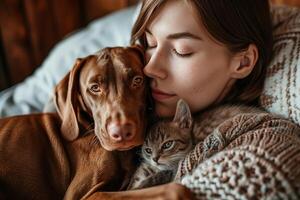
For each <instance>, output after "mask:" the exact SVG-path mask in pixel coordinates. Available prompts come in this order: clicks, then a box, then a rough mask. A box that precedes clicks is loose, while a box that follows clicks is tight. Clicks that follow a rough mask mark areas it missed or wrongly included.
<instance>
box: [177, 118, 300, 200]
mask: <svg viewBox="0 0 300 200" xmlns="http://www.w3.org/2000/svg"><path fill="white" fill-rule="evenodd" d="M299 166H300V129H299V127H298V126H297V125H295V124H293V123H291V122H289V121H287V120H283V119H280V118H276V117H273V116H271V115H269V114H243V115H238V116H237V117H235V118H233V119H231V120H227V121H225V122H224V123H222V124H221V125H220V126H219V127H218V128H217V129H215V130H214V132H213V133H211V134H210V135H209V136H207V138H206V139H205V140H204V141H203V142H200V143H198V144H197V145H196V147H195V148H194V150H193V151H192V152H191V153H190V154H189V155H188V156H187V157H186V158H185V159H184V160H183V161H182V162H180V165H179V169H178V173H177V177H181V183H182V184H183V185H185V186H187V187H188V188H190V189H191V190H192V191H193V192H194V193H195V195H196V197H197V199H300V167H299Z"/></svg>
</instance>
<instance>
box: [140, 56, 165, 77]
mask: <svg viewBox="0 0 300 200" xmlns="http://www.w3.org/2000/svg"><path fill="white" fill-rule="evenodd" d="M146 61H147V64H146V66H145V67H144V69H143V70H144V73H145V75H146V76H148V77H150V78H154V79H155V78H157V79H165V78H167V71H166V65H167V63H166V60H165V59H164V56H163V54H162V53H160V52H159V51H156V52H153V53H146Z"/></svg>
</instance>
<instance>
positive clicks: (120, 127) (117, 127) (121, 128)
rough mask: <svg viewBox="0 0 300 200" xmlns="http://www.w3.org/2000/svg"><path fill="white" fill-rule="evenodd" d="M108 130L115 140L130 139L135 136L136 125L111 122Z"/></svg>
mask: <svg viewBox="0 0 300 200" xmlns="http://www.w3.org/2000/svg"><path fill="white" fill-rule="evenodd" d="M107 132H108V134H109V136H110V138H111V139H112V140H114V141H117V142H121V141H124V140H125V141H128V140H131V139H132V138H133V137H134V125H133V123H129V122H127V123H124V124H118V123H110V124H109V125H108V127H107Z"/></svg>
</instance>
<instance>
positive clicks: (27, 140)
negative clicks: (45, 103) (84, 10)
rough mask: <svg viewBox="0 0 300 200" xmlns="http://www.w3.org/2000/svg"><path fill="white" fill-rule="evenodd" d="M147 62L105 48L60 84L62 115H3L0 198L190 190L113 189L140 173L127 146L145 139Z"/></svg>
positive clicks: (134, 51) (139, 195) (137, 53)
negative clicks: (6, 116) (143, 69)
mask: <svg viewBox="0 0 300 200" xmlns="http://www.w3.org/2000/svg"><path fill="white" fill-rule="evenodd" d="M142 67H143V53H142V52H141V50H140V49H139V48H138V47H130V48H121V47H118V48H107V49H104V50H102V51H101V52H100V53H99V54H98V55H92V56H88V57H86V58H84V59H78V60H77V62H76V64H75V66H74V67H73V69H72V70H71V72H70V73H69V74H68V75H67V76H66V77H65V78H64V79H63V80H62V81H61V82H60V83H59V84H58V86H57V87H56V99H55V101H56V106H57V110H58V115H59V116H58V115H57V114H54V113H53V114H35V115H26V116H17V117H11V118H5V119H1V120H0V198H1V199H43V200H47V199H51V200H53V199H81V198H84V199H85V198H86V199H154V198H155V197H156V198H161V197H164V196H170V195H171V197H172V198H173V197H176V198H178V197H180V195H183V196H184V195H185V194H187V193H188V191H187V190H186V189H185V188H183V187H182V186H179V185H176V184H169V185H165V186H161V187H156V188H149V189H144V190H140V191H124V192H110V191H120V190H123V189H124V188H125V187H126V186H127V184H128V182H129V179H130V176H131V175H132V174H133V170H135V165H134V151H133V150H129V149H132V148H133V147H135V146H137V145H140V144H141V143H142V141H143V130H144V121H145V120H144V114H145V84H144V75H143V73H142ZM118 150H126V151H118ZM170 190H172V191H174V192H173V193H169V192H168V191H170ZM104 191H105V192H104ZM174 194H175V196H174ZM172 195H173V196H172ZM185 198H187V199H189V196H185Z"/></svg>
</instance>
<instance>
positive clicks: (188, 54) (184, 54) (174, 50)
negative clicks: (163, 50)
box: [173, 49, 193, 57]
mask: <svg viewBox="0 0 300 200" xmlns="http://www.w3.org/2000/svg"><path fill="white" fill-rule="evenodd" d="M173 53H175V55H176V56H179V57H190V56H191V55H193V53H179V52H178V51H176V49H173Z"/></svg>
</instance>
